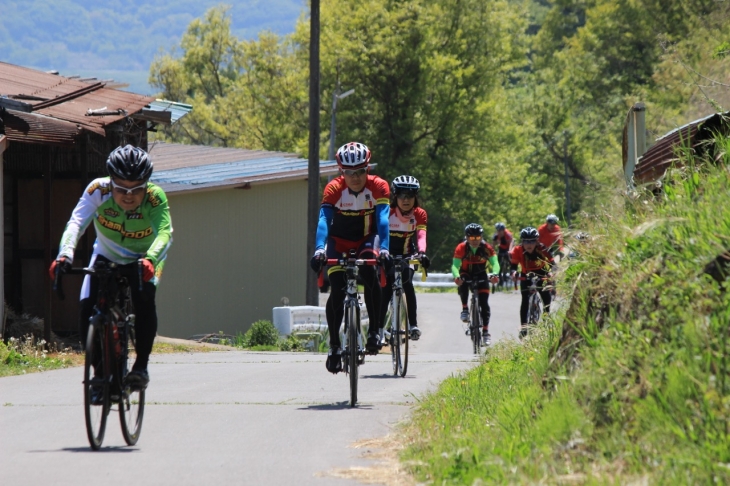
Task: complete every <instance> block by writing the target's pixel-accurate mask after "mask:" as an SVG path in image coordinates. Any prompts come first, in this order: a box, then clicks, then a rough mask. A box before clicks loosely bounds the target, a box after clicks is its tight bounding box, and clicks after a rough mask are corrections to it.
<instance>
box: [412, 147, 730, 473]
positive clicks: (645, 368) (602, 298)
mask: <svg viewBox="0 0 730 486" xmlns="http://www.w3.org/2000/svg"><path fill="white" fill-rule="evenodd" d="M718 142H719V144H720V145H721V146H722V147H725V146H726V145H725V144H727V143H728V141H727V139H720V138H718ZM681 157H683V159H682V162H683V168H682V169H674V170H672V171H670V173H669V174H668V177H667V179H666V180H665V185H664V192H663V194H662V195H661V196H660V198H659V199H657V198H655V197H654V196H653V195H651V194H647V195H645V197H641V198H639V199H634V200H620V201H616V203H615V204H610V205H609V204H607V205H606V206H605V207H604V209H603V211H602V212H601V214H599V215H596V216H594V217H593V218H592V221H591V224H590V225H589V227H588V228H587V230H588V232H589V233H590V234H591V235H593V236H592V237H591V238H590V240H588V241H585V242H581V243H580V244H579V247H578V248H577V250H578V253H579V257H578V258H577V259H574V260H569V262H570V266H569V268H568V269H567V270H566V272H565V273H564V275H565V276H566V277H567V282H566V281H564V282H562V287H561V288H566V289H571V288H572V292H569V293H571V294H572V297H571V298H570V300H569V302H568V308H567V309H566V311H565V315H564V316H559V317H557V318H556V321H555V323H556V324H555V325H550V324H548V326H547V327H546V332H545V333H543V334H542V335H538V336H536V337H533V338H531V339H530V340H529V341H528V342H527V343H526V344H525V345H524V346H518V345H516V344H509V343H507V344H504V345H499V346H497V347H496V348H495V350H494V351H493V352H492V353H490V355H489V356H487V358H486V360H485V362H484V363H483V364H482V365H480V366H479V367H478V368H476V369H474V370H472V371H470V372H468V373H466V374H465V375H464V376H458V377H454V378H452V379H449V380H447V381H446V382H444V384H443V385H442V386H441V388H440V389H439V390H438V391H437V392H436V393H434V394H432V395H429V396H428V397H426V398H425V399H424V400H423V401H422V403H421V405H420V406H419V409H418V410H417V411H416V412H415V414H414V422H413V423H412V424H410V425H409V427H408V429H407V433H408V438H409V439H410V440H413V442H412V445H411V446H410V447H409V449H407V451H406V453H405V456H404V458H405V459H407V460H410V461H412V462H409V464H412V470H413V471H414V472H415V474H416V475H417V477H418V478H419V479H421V480H427V481H429V482H433V483H437V484H473V483H474V482H475V481H477V480H478V479H481V480H482V481H483V482H487V483H512V484H517V483H536V482H540V481H543V480H544V478H546V477H548V478H550V480H549V482H554V483H561V482H567V481H580V482H582V483H589V484H593V483H597V484H604V483H610V484H625V483H629V482H632V481H635V480H636V479H638V478H642V477H643V478H645V481H648V482H649V483H651V484H711V483H719V484H725V483H728V481H730V469H729V468H728V467H727V464H728V463H730V378H729V377H730V360H729V359H728V352H729V351H730V348H729V343H728V341H729V340H730V336H729V332H730V331H729V329H730V294H729V293H727V292H725V291H722V290H721V289H720V288H719V286H718V285H717V283H716V282H714V281H713V280H711V279H709V278H708V276H707V275H704V274H703V271H702V270H703V267H704V266H705V265H706V264H707V263H708V262H709V261H711V260H713V259H714V258H715V256H716V255H718V254H719V253H721V252H723V251H725V250H726V249H727V247H728V241H729V240H730V238H729V237H728V235H730V204H728V202H729V198H730V196H729V195H730V177H728V175H727V172H726V169H725V167H723V166H719V167H716V166H714V165H713V164H711V163H709V160H698V159H695V158H687V154H682V155H681ZM561 327H562V329H561Z"/></svg>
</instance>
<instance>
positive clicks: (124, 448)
mask: <svg viewBox="0 0 730 486" xmlns="http://www.w3.org/2000/svg"><path fill="white" fill-rule="evenodd" d="M59 451H61V452H89V453H92V454H99V453H102V452H121V453H125V454H126V453H129V452H139V449H137V448H134V449H132V448H130V447H128V446H117V447H102V448H101V449H99V450H98V451H94V450H91V447H88V446H87V447H64V448H63V449H49V450H45V451H43V450H40V451H28V452H59Z"/></svg>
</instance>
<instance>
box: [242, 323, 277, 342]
mask: <svg viewBox="0 0 730 486" xmlns="http://www.w3.org/2000/svg"><path fill="white" fill-rule="evenodd" d="M278 343H279V331H278V330H277V329H276V327H274V324H273V323H272V322H271V321H267V320H261V321H256V322H254V323H253V324H251V328H250V329H249V330H248V331H246V334H244V335H242V336H241V335H240V334H239V337H238V338H237V339H236V345H237V346H241V347H245V348H250V347H253V346H275V345H277V344H278Z"/></svg>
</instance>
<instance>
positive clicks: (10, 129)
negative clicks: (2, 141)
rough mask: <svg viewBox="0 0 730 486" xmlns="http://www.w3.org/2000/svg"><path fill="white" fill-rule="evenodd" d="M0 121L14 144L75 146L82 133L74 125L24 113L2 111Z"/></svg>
mask: <svg viewBox="0 0 730 486" xmlns="http://www.w3.org/2000/svg"><path fill="white" fill-rule="evenodd" d="M0 121H1V122H2V127H4V129H5V135H6V136H7V138H8V140H10V141H13V142H25V143H44V144H46V143H48V144H55V145H73V144H74V142H75V140H76V137H77V136H78V135H79V133H81V128H79V127H78V126H77V125H75V124H73V123H69V122H66V121H63V120H57V119H55V118H51V117H49V116H45V115H37V114H35V113H24V112H22V111H15V110H4V109H0Z"/></svg>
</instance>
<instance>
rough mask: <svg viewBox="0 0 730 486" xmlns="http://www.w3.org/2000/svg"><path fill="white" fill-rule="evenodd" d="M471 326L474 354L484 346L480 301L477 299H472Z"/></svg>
mask: <svg viewBox="0 0 730 486" xmlns="http://www.w3.org/2000/svg"><path fill="white" fill-rule="evenodd" d="M470 327H471V342H472V344H473V348H474V354H479V353H480V351H481V346H482V326H481V319H480V316H479V301H478V300H477V299H474V300H473V301H472V306H471V323H470Z"/></svg>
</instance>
